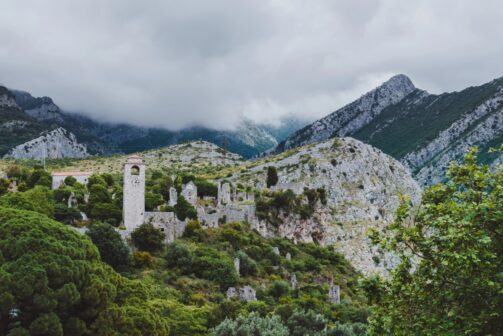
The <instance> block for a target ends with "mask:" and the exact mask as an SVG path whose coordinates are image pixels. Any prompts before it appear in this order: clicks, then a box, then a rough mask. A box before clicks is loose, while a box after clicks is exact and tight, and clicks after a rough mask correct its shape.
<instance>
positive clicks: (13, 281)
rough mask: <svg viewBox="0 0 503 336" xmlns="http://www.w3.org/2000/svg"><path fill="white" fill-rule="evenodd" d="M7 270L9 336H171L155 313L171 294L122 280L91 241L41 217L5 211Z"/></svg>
mask: <svg viewBox="0 0 503 336" xmlns="http://www.w3.org/2000/svg"><path fill="white" fill-rule="evenodd" d="M0 266H1V267H0V279H1V281H0V334H2V335H54V336H58V335H139V334H148V335H166V334H167V333H168V324H167V322H166V321H165V320H164V319H163V318H162V317H161V315H160V313H159V310H158V309H159V308H157V307H156V306H157V305H159V303H157V302H156V300H159V299H160V298H161V297H163V296H164V297H165V298H168V296H167V294H162V293H161V292H159V291H158V290H155V289H154V287H151V286H149V285H148V284H146V283H143V284H142V283H139V282H137V281H131V280H128V279H126V278H123V277H122V276H120V275H119V274H117V273H115V272H114V271H113V270H112V268H110V267H109V266H108V265H106V264H104V263H102V262H101V261H100V260H99V253H98V250H97V249H96V247H95V246H94V245H93V244H92V243H91V241H90V239H88V238H86V237H85V236H83V235H81V234H79V233H77V232H74V231H73V230H72V229H69V228H66V227H65V226H64V225H62V224H60V223H58V222H55V221H53V220H51V219H49V218H47V217H46V216H44V215H42V214H38V213H35V212H31V211H25V210H15V209H8V208H3V207H1V208H0ZM154 293H155V295H156V299H154V298H153V295H154Z"/></svg>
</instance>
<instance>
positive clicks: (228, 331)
mask: <svg viewBox="0 0 503 336" xmlns="http://www.w3.org/2000/svg"><path fill="white" fill-rule="evenodd" d="M212 335H213V336H256V335H260V336H288V335H289V332H288V328H287V327H286V326H285V325H284V324H283V323H282V322H281V319H280V318H279V316H277V315H273V316H271V317H260V315H258V314H257V313H250V315H248V316H246V317H244V316H239V317H238V318H237V319H236V320H229V319H226V320H225V321H223V322H222V323H221V324H220V325H218V326H217V327H216V328H215V329H213V330H212Z"/></svg>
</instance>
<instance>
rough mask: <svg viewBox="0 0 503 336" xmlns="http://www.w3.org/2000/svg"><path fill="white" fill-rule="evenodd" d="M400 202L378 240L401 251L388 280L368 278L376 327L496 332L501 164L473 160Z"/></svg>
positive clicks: (502, 276)
mask: <svg viewBox="0 0 503 336" xmlns="http://www.w3.org/2000/svg"><path fill="white" fill-rule="evenodd" d="M476 154H477V152H476V150H472V151H471V152H469V154H468V155H467V156H466V157H465V163H464V164H462V165H457V164H456V165H452V166H451V167H450V169H449V177H450V182H448V183H446V184H439V185H437V186H434V187H431V188H429V189H428V190H426V191H425V192H424V195H423V201H422V204H421V206H420V208H419V209H412V208H411V207H410V206H409V205H408V204H407V202H403V204H402V206H401V207H400V209H399V210H398V214H397V218H396V221H395V222H394V223H393V224H392V225H391V226H390V227H389V232H388V233H387V234H385V235H383V236H379V235H378V234H377V233H374V234H373V239H374V240H375V241H376V242H378V243H379V244H380V245H381V247H382V248H384V249H386V250H388V251H392V252H394V253H395V254H397V255H398V256H399V257H400V258H401V263H400V265H399V266H398V268H397V269H396V270H394V271H393V273H392V278H391V279H390V280H389V281H382V280H380V279H377V278H373V279H368V280H367V281H365V283H364V284H363V285H364V287H366V289H367V291H368V293H369V297H370V300H371V302H372V303H374V308H373V314H372V315H371V318H370V322H371V331H372V333H373V334H376V335H411V334H413V335H503V172H502V169H501V166H500V167H499V168H497V169H496V170H495V171H490V169H489V167H487V166H479V165H477V162H476Z"/></svg>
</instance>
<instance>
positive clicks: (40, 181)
mask: <svg viewBox="0 0 503 336" xmlns="http://www.w3.org/2000/svg"><path fill="white" fill-rule="evenodd" d="M26 184H27V186H28V188H33V187H35V186H36V185H38V186H43V187H47V188H50V187H51V184H52V177H51V174H49V173H48V172H46V171H45V170H43V169H35V170H34V171H32V172H31V174H30V176H28V178H27V180H26Z"/></svg>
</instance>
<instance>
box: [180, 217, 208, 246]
mask: <svg viewBox="0 0 503 336" xmlns="http://www.w3.org/2000/svg"><path fill="white" fill-rule="evenodd" d="M204 233H205V230H204V229H203V227H202V226H201V223H199V221H198V220H196V219H194V220H191V221H189V222H188V223H187V226H186V227H185V230H184V231H183V237H184V238H189V239H192V240H195V241H199V240H201V239H202V238H203V237H204Z"/></svg>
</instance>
